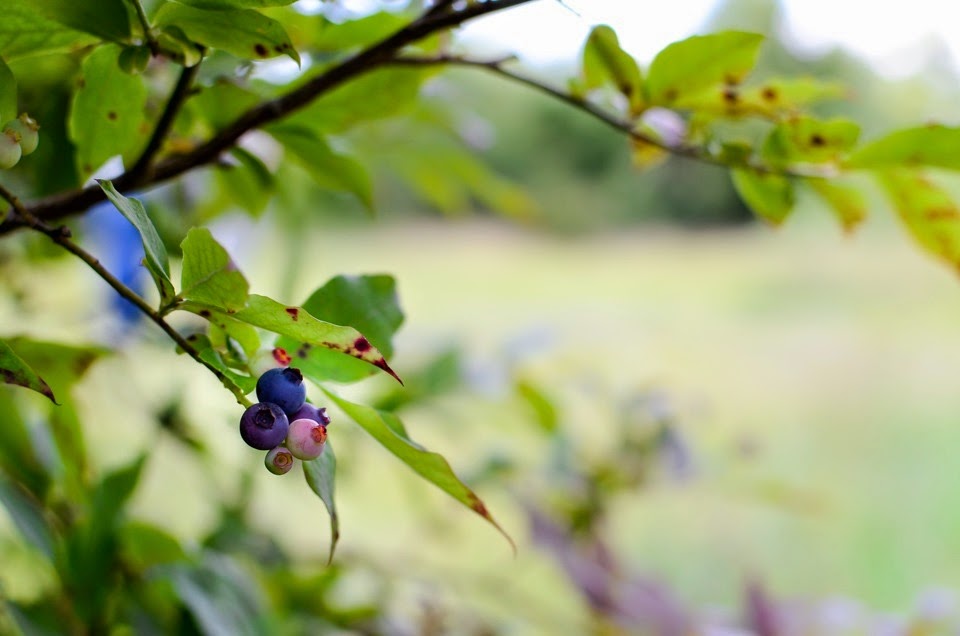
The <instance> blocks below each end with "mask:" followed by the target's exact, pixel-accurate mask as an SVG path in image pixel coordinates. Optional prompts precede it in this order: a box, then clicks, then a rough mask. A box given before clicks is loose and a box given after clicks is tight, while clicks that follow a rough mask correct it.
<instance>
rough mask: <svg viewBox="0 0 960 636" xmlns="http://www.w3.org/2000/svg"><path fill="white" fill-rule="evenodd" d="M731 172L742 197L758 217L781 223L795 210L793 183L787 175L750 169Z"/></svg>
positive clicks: (734, 183) (774, 223)
mask: <svg viewBox="0 0 960 636" xmlns="http://www.w3.org/2000/svg"><path fill="white" fill-rule="evenodd" d="M730 174H731V177H732V178H733V185H734V187H735V188H736V189H737V193H738V194H739V195H740V198H741V199H743V202H744V203H746V204H747V207H749V208H750V209H751V210H753V213H754V214H756V215H757V216H758V217H760V218H762V219H764V220H766V221H769V222H770V223H772V224H773V225H780V224H781V223H783V221H784V219H786V218H787V215H789V214H790V211H791V210H793V203H794V192H793V183H791V181H790V180H789V179H787V178H786V177H783V176H781V175H777V174H765V173H760V172H756V171H754V170H748V169H736V170H732V171H731V173H730Z"/></svg>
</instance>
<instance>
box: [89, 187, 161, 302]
mask: <svg viewBox="0 0 960 636" xmlns="http://www.w3.org/2000/svg"><path fill="white" fill-rule="evenodd" d="M97 183H99V184H100V188H101V189H102V190H103V191H104V192H105V193H106V195H107V198H108V199H110V202H111V203H113V205H114V206H115V207H116V208H117V210H119V211H120V214H122V215H123V216H124V217H125V218H126V219H127V220H128V221H130V223H132V224H133V227H135V228H137V232H139V233H140V239H141V240H142V241H143V252H144V255H145V256H146V259H145V260H146V266H147V270H149V271H150V276H151V277H152V278H153V282H154V283H156V285H157V290H158V291H159V292H160V303H161V304H166V303H167V302H169V301H170V300H171V299H172V298H173V297H174V296H175V295H176V292H174V289H173V283H172V282H171V281H170V262H169V258H168V257H167V248H166V247H164V245H163V240H162V239H161V238H160V235H159V234H157V228H155V227H154V226H153V222H152V221H151V220H150V217H149V216H147V211H146V210H144V208H143V204H142V203H140V202H139V201H137V200H136V199H130V198H127V197H125V196H123V195H122V194H120V193H119V192H117V189H116V188H114V187H113V183H112V182H110V181H104V180H102V179H98V180H97Z"/></svg>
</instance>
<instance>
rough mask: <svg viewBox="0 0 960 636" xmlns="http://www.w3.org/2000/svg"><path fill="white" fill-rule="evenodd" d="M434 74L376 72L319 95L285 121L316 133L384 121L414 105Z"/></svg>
mask: <svg viewBox="0 0 960 636" xmlns="http://www.w3.org/2000/svg"><path fill="white" fill-rule="evenodd" d="M436 72H437V71H436V70H424V69H411V68H386V69H377V70H373V71H370V72H369V73H366V74H364V75H362V76H360V77H359V78H357V79H355V80H353V81H351V82H348V83H346V84H344V85H342V86H340V87H338V88H335V89H333V90H332V91H330V92H329V93H327V94H325V95H323V96H322V97H320V98H319V99H317V100H316V101H314V102H313V103H312V104H310V105H309V106H306V107H305V108H303V109H302V110H300V111H299V112H298V113H295V114H294V115H293V116H292V117H290V118H289V120H288V121H289V122H290V123H292V124H296V125H301V126H306V127H308V128H311V129H313V130H315V131H318V132H323V133H334V132H343V131H345V130H348V129H350V128H352V127H354V126H356V125H357V124H360V123H363V122H365V121H370V120H378V119H386V118H387V117H390V116H392V115H397V114H399V113H401V112H403V111H405V110H408V109H409V108H410V107H411V106H413V104H415V103H416V101H417V97H418V95H419V93H420V87H421V86H422V85H423V83H424V82H425V81H426V80H427V79H428V78H429V77H431V76H432V75H433V73H436Z"/></svg>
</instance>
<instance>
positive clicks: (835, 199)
mask: <svg viewBox="0 0 960 636" xmlns="http://www.w3.org/2000/svg"><path fill="white" fill-rule="evenodd" d="M806 183H807V184H808V185H809V186H810V187H811V188H812V189H813V191H814V192H816V193H817V194H818V195H820V197H821V198H822V199H823V200H824V201H825V202H826V204H827V205H828V206H829V207H830V210H831V211H833V213H834V214H835V215H836V217H837V220H839V221H840V223H841V224H842V225H843V229H844V230H846V231H848V232H849V231H852V230H853V229H854V228H856V227H857V226H858V225H860V223H861V222H862V221H863V220H864V219H865V218H867V200H866V198H865V197H864V196H863V194H862V193H861V192H860V191H859V190H858V189H856V188H854V187H853V186H849V185H844V184H843V183H838V182H836V181H832V180H827V179H808V180H807V182H806Z"/></svg>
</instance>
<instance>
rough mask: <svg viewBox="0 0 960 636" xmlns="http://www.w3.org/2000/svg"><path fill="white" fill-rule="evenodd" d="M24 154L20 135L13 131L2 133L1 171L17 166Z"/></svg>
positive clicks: (0, 143) (0, 146) (0, 141)
mask: <svg viewBox="0 0 960 636" xmlns="http://www.w3.org/2000/svg"><path fill="white" fill-rule="evenodd" d="M22 154H23V150H21V149H20V135H19V133H17V132H15V131H13V130H4V131H3V133H0V169H2V170H6V169H7V168H12V167H14V166H15V165H17V162H18V161H20V156H21V155H22Z"/></svg>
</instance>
